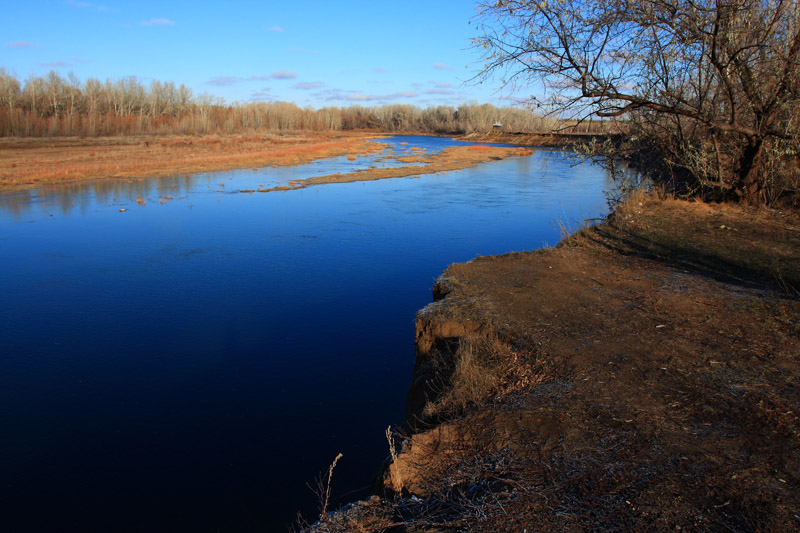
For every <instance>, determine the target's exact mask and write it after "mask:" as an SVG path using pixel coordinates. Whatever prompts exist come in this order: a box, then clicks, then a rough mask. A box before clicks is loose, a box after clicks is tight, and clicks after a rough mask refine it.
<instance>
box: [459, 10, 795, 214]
mask: <svg viewBox="0 0 800 533" xmlns="http://www.w3.org/2000/svg"><path fill="white" fill-rule="evenodd" d="M480 12H481V16H480V21H481V24H480V28H481V37H479V38H478V39H476V40H475V44H476V45H477V46H478V47H480V48H481V50H483V56H484V59H485V67H484V69H483V71H482V73H481V76H483V77H490V76H493V75H496V74H500V75H501V76H503V81H504V82H505V83H507V84H510V85H516V86H518V85H520V84H525V85H527V84H530V83H532V82H535V83H542V84H543V85H544V87H545V90H546V91H547V92H548V94H549V103H550V104H551V105H553V106H554V107H555V109H556V110H558V112H560V113H562V114H563V113H570V112H571V113H574V114H575V115H574V116H580V117H586V116H590V115H597V116H599V117H623V118H625V119H627V120H632V121H634V123H635V125H636V126H638V127H641V128H642V130H641V131H642V132H643V133H644V134H645V135H651V136H652V135H656V134H658V135H659V136H660V137H659V142H657V143H654V144H656V145H659V146H663V142H661V141H663V140H666V141H668V143H667V146H666V148H667V150H666V151H665V153H664V156H665V157H666V158H667V159H668V161H667V163H668V165H667V167H668V168H669V169H671V170H673V171H674V170H677V171H679V172H683V173H684V174H686V175H689V176H690V177H691V178H692V179H693V180H695V183H696V184H697V185H698V186H701V187H704V188H706V189H715V190H717V191H721V192H723V193H724V194H726V195H727V196H737V197H740V198H743V199H745V200H747V201H749V202H753V203H760V202H763V201H766V200H767V199H768V198H767V196H768V195H769V194H773V195H774V194H775V191H774V187H775V183H773V182H774V180H775V176H774V175H773V174H771V172H772V170H771V166H770V162H769V161H768V158H769V157H777V158H783V159H786V158H789V159H791V158H795V160H796V158H797V149H798V116H797V115H798V112H799V111H798V106H800V62H798V59H799V58H800V3H798V0H721V1H720V0H597V1H595V2H585V1H583V0H536V1H528V0H498V1H495V2H491V3H490V2H484V3H483V4H482V5H481V7H480ZM562 116H563V115H562ZM651 140H652V138H651ZM782 172H784V173H786V172H789V173H790V174H791V175H789V176H788V178H789V180H790V181H791V180H794V181H793V183H794V186H795V187H796V184H797V165H796V164H794V162H791V163H790V164H787V165H783V166H782ZM784 178H786V176H784ZM784 181H785V180H784ZM781 186H783V187H786V184H785V183H784V184H783V185H781Z"/></svg>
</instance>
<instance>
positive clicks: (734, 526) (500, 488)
mask: <svg viewBox="0 0 800 533" xmlns="http://www.w3.org/2000/svg"><path fill="white" fill-rule="evenodd" d="M579 233H581V234H582V235H581V236H580V238H579V239H575V238H574V237H571V238H570V239H568V240H567V242H565V243H564V244H563V245H560V246H558V247H556V248H555V249H549V250H542V251H538V252H533V253H514V254H507V255H504V256H497V257H481V258H477V259H475V260H474V261H472V262H470V263H469V264H461V265H453V266H451V267H450V268H448V270H447V271H446V272H445V274H444V277H446V278H447V279H446V280H445V281H442V279H440V281H439V282H437V284H438V285H440V286H441V287H440V288H439V290H438V293H437V302H436V303H434V304H431V305H430V306H428V307H426V308H425V310H423V311H422V312H421V313H420V314H419V315H418V318H417V366H416V368H415V378H417V379H415V386H416V383H417V381H418V380H419V379H421V378H427V379H435V380H438V381H437V390H436V393H437V394H436V395H435V396H429V397H428V400H429V404H428V406H423V407H424V408H425V409H426V410H427V411H428V413H429V414H430V415H431V418H428V419H427V420H424V421H423V422H427V423H423V424H417V425H415V426H409V427H408V428H407V429H408V431H409V432H410V433H411V434H410V435H409V436H408V437H407V438H406V440H405V441H404V442H403V444H402V446H401V447H400V451H399V453H398V454H397V458H393V461H392V464H391V465H390V467H389V468H388V469H387V472H386V474H385V476H384V479H383V481H384V488H385V494H383V495H382V497H381V498H373V499H372V500H370V501H369V502H364V503H362V504H357V505H353V506H351V507H349V508H348V509H347V510H346V511H344V512H343V513H340V514H338V515H337V516H336V518H335V519H334V520H331V521H329V522H328V525H329V526H331V527H330V528H329V529H326V531H357V530H359V528H360V527H362V526H364V527H368V528H369V529H368V530H372V531H382V530H391V529H392V528H395V529H394V530H398V531H401V530H402V531H521V530H523V529H524V528H529V530H530V528H531V525H532V524H535V525H536V528H537V529H538V530H542V531H586V530H603V531H605V530H609V531H612V530H613V531H620V530H621V531H629V530H630V531H633V530H637V529H639V528H641V527H642V524H646V527H647V528H648V529H649V530H653V531H677V530H692V531H796V530H797V529H798V524H799V523H800V518H798V513H797V509H798V508H800V507H798V505H800V496H799V495H800V489H799V487H800V444H798V443H799V442H800V441H798V436H800V414H799V413H800V408H799V407H800V405H799V404H798V398H800V394H798V392H799V391H798V385H797V384H798V383H799V382H800V360H799V359H798V356H797V354H798V353H800V325H799V324H800V300H798V298H797V294H795V293H793V292H792V290H791V289H790V290H786V288H785V285H788V286H789V287H796V285H795V283H797V282H796V281H795V280H797V279H800V275H799V274H798V266H797V265H800V238H798V237H800V217H798V215H797V213H793V212H781V211H774V210H764V209H750V208H745V207H742V206H731V205H718V204H705V203H702V202H685V201H676V200H672V199H659V198H655V197H653V196H650V195H645V194H640V195H634V196H633V197H631V198H630V199H629V200H628V202H627V203H626V204H624V205H623V206H621V207H620V208H619V209H618V210H617V211H616V213H615V215H614V216H613V217H610V218H609V220H608V221H606V222H604V223H603V224H600V225H599V226H597V227H593V228H589V229H586V230H581V231H580V232H579ZM781 281H782V282H783V284H784V285H782V284H781ZM442 298H443V299H442ZM497 339H506V340H507V342H498V341H497ZM508 340H513V342H510V341H508ZM431 366H434V367H437V366H438V370H439V372H431V371H430V367H431ZM412 389H413V387H412ZM421 409H422V408H421ZM412 412H413V411H412ZM398 476H399V477H398ZM398 479H399V480H400V481H401V483H396V482H397V481H398ZM412 496H413V497H412ZM334 524H335V525H336V527H333V526H334Z"/></svg>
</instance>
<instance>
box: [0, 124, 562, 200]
mask: <svg viewBox="0 0 800 533" xmlns="http://www.w3.org/2000/svg"><path fill="white" fill-rule="evenodd" d="M393 134H396V135H404V134H409V135H417V134H416V133H393ZM386 135H388V134H386V133H379V132H311V131H299V132H292V133H280V134H276V133H253V134H241V135H207V136H174V135H172V136H159V135H144V136H128V137H93V138H80V137H49V138H41V137H38V138H17V137H6V138H0V192H6V193H7V192H14V191H19V190H25V189H34V188H38V187H43V186H53V185H59V184H66V183H75V182H85V181H91V180H98V179H125V180H131V179H133V180H136V179H144V178H152V177H162V176H169V175H180V174H191V173H196V172H209V171H219V170H233V169H240V168H260V167H270V166H272V167H276V166H294V165H301V164H305V163H310V162H311V161H314V160H317V159H324V158H330V157H339V156H349V157H353V158H354V159H355V158H356V157H360V156H364V155H368V154H370V153H375V152H378V151H380V150H382V149H383V148H385V145H383V144H381V143H380V142H372V140H375V139H380V138H381V137H385V136H386ZM448 136H449V135H448ZM453 137H454V138H456V139H459V140H464V141H473V142H484V143H503V144H516V145H524V146H564V145H567V144H569V143H570V142H574V140H575V138H574V137H575V136H573V135H559V134H533V133H510V132H484V133H475V134H469V135H454V136H453ZM529 153H530V151H529V150H527V149H524V150H523V149H519V148H508V147H480V149H476V147H474V146H463V147H454V148H449V149H446V150H443V151H442V152H441V153H439V154H425V153H419V154H418V157H415V160H414V161H410V160H407V159H406V158H402V157H401V158H399V159H398V160H399V161H404V162H416V163H421V165H420V166H412V167H397V168H392V169H372V168H370V169H366V170H362V171H358V172H353V173H349V174H334V175H329V176H317V177H314V178H313V179H308V180H296V181H293V182H290V183H289V184H287V185H285V186H279V187H273V188H270V189H263V190H260V191H259V192H268V191H273V190H288V189H298V188H303V187H307V186H311V185H320V184H323V183H343V182H352V181H368V180H375V179H384V178H394V177H406V176H416V175H420V174H430V173H435V172H445V171H451V170H460V169H463V168H467V167H471V166H475V165H477V164H479V163H482V162H487V161H492V160H497V159H503V158H506V157H509V156H515V155H527V154H529ZM243 192H255V191H243Z"/></svg>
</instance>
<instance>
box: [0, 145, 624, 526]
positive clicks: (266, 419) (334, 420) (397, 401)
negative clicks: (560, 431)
mask: <svg viewBox="0 0 800 533" xmlns="http://www.w3.org/2000/svg"><path fill="white" fill-rule="evenodd" d="M399 141H412V142H413V144H415V145H418V146H420V145H421V146H429V147H431V149H438V148H439V147H440V145H442V144H444V143H448V142H451V141H448V140H445V139H438V138H413V139H399ZM398 148H400V146H399V145H398ZM375 161H377V160H375ZM375 161H373V162H370V163H369V164H378V163H376V162H375ZM351 164H352V165H363V162H356V163H352V162H347V161H346V158H338V159H336V160H334V161H328V162H317V163H315V164H313V165H310V166H306V167H295V168H293V169H262V170H259V171H252V170H244V171H232V172H222V173H214V174H198V175H193V176H187V177H182V178H165V179H160V180H148V181H142V182H116V183H94V184H89V185H82V186H71V187H66V188H61V189H53V190H50V191H47V192H46V193H45V192H41V191H40V192H34V193H28V194H25V195H17V196H13V197H4V198H0V265H2V266H0V295H1V296H0V529H2V530H4V531H173V530H181V531H184V530H185V531H256V530H258V531H272V530H276V529H277V530H280V529H282V528H283V527H284V524H287V523H289V522H292V520H293V518H294V515H295V513H296V512H297V511H298V510H302V511H304V512H305V513H307V514H308V515H309V516H313V513H314V511H315V500H314V496H313V494H312V493H311V491H310V490H309V489H308V488H307V486H306V484H307V483H312V482H313V479H314V477H315V476H316V475H317V474H318V473H319V472H321V471H322V470H324V469H326V467H327V465H328V464H330V462H331V461H332V460H333V458H334V457H335V456H336V454H337V453H339V452H341V453H343V455H344V456H343V458H342V459H341V461H340V462H339V466H338V467H337V469H336V472H335V474H334V480H333V484H334V493H335V494H338V495H342V494H344V493H347V492H349V491H352V490H355V489H358V488H360V487H364V486H365V485H367V484H368V483H369V480H370V478H371V476H372V475H373V474H374V473H375V471H376V470H377V468H378V466H379V465H380V464H381V462H382V460H383V459H384V457H385V456H386V455H387V451H388V448H387V445H386V442H385V439H384V436H383V432H384V430H385V428H386V426H387V425H389V424H399V423H402V422H403V419H404V404H405V393H406V390H407V388H408V386H409V384H410V378H411V370H412V366H413V359H414V346H413V341H414V316H415V313H416V311H417V310H418V309H419V308H421V307H423V306H424V305H426V304H427V303H428V302H430V301H431V295H430V289H431V286H432V284H433V281H434V279H435V278H436V276H438V275H439V274H440V273H441V271H442V270H443V269H444V268H445V267H446V266H447V265H448V263H450V262H454V261H465V260H468V259H470V258H472V257H474V256H476V255H478V254H481V255H488V254H497V253H504V252H508V251H511V250H529V249H533V248H538V247H541V246H542V245H543V244H545V243H549V244H555V243H556V242H557V241H558V240H559V235H558V231H557V229H556V227H555V226H556V224H555V221H556V220H557V219H568V220H570V221H571V222H572V224H575V221H576V220H582V219H583V218H591V217H598V216H602V215H603V214H605V212H606V211H607V206H606V199H605V195H604V190H606V189H608V188H609V187H610V184H609V183H608V182H607V178H606V177H605V174H604V173H603V172H602V171H601V170H600V169H599V168H596V167H591V166H587V165H583V166H577V167H570V165H569V163H568V162H567V161H565V160H564V159H563V158H562V157H561V156H559V155H558V154H556V153H554V152H549V151H539V152H536V153H535V154H534V155H533V156H532V157H526V158H513V159H507V160H504V161H498V162H493V163H491V164H487V165H481V166H479V167H477V168H474V169H468V170H463V171H459V172H452V173H447V174H442V175H438V176H437V175H429V176H423V177H421V178H418V179H416V178H413V179H408V178H406V179H391V180H382V181H374V182H366V183H350V184H334V185H327V186H319V187H315V188H309V189H304V190H297V191H288V192H272V193H267V194H258V193H256V194H244V193H237V192H236V191H238V190H240V189H252V188H258V186H259V185H267V184H273V183H277V182H281V181H286V180H288V179H292V178H297V177H300V178H302V177H308V176H311V175H316V174H318V173H320V172H325V173H329V172H341V171H342V168H345V169H346V168H347V167H348V165H351ZM326 167H327V168H326ZM340 167H341V168H340ZM222 184H224V185H222ZM137 197H138V198H140V199H141V203H137ZM141 204H144V205H141ZM120 209H126V211H125V212H120ZM358 495H359V494H356V496H358ZM352 497H353V496H350V497H349V498H352Z"/></svg>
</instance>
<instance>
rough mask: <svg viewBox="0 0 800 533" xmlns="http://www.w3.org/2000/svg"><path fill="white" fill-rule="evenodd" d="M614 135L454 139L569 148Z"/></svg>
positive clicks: (485, 134)
mask: <svg viewBox="0 0 800 533" xmlns="http://www.w3.org/2000/svg"><path fill="white" fill-rule="evenodd" d="M614 135H618V134H614V133H557V132H556V133H530V132H512V131H480V132H473V133H467V134H463V135H457V136H456V137H455V138H456V139H459V140H462V141H469V142H484V143H499V144H516V145H519V146H559V147H561V146H570V145H573V144H576V143H582V142H588V141H591V140H593V139H603V138H607V137H609V136H612V137H613V136H614Z"/></svg>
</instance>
